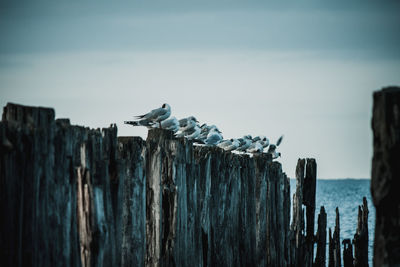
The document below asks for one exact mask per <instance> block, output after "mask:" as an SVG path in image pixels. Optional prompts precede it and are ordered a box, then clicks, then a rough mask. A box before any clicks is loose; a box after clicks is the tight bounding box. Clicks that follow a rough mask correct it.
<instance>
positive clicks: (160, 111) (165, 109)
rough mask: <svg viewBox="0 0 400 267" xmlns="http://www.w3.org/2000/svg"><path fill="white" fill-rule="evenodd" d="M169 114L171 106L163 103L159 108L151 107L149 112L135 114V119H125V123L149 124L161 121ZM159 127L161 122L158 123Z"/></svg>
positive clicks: (133, 124) (134, 124)
mask: <svg viewBox="0 0 400 267" xmlns="http://www.w3.org/2000/svg"><path fill="white" fill-rule="evenodd" d="M170 115H171V107H170V105H168V104H166V103H165V104H163V105H162V107H161V108H157V109H153V110H152V111H150V112H149V113H146V114H144V115H140V116H136V117H135V118H136V119H138V120H137V121H125V122H124V123H125V124H130V125H132V126H147V127H148V126H151V124H152V123H157V122H161V121H163V120H165V119H167V118H168V117H169V116H170ZM160 128H161V124H160Z"/></svg>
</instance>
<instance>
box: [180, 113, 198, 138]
mask: <svg viewBox="0 0 400 267" xmlns="http://www.w3.org/2000/svg"><path fill="white" fill-rule="evenodd" d="M179 125H180V128H179V132H178V133H177V134H176V137H184V136H188V135H191V134H192V133H193V132H195V131H196V130H197V128H196V126H197V127H198V125H197V120H196V118H195V117H193V116H190V117H188V118H185V119H181V120H179ZM198 128H199V129H200V127H198ZM200 131H201V130H200ZM199 134H200V132H199Z"/></svg>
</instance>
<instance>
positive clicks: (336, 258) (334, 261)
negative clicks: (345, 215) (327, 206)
mask: <svg viewBox="0 0 400 267" xmlns="http://www.w3.org/2000/svg"><path fill="white" fill-rule="evenodd" d="M331 233H332V232H331V229H330V228H329V267H340V266H341V256H340V250H341V246H340V224H339V208H338V207H336V221H335V230H334V231H333V236H332V234H331Z"/></svg>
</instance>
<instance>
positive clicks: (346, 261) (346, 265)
mask: <svg viewBox="0 0 400 267" xmlns="http://www.w3.org/2000/svg"><path fill="white" fill-rule="evenodd" d="M342 244H343V267H354V265H353V245H352V244H351V240H350V239H348V238H347V239H344V240H343V242H342Z"/></svg>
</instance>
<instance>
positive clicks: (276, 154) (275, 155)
mask: <svg viewBox="0 0 400 267" xmlns="http://www.w3.org/2000/svg"><path fill="white" fill-rule="evenodd" d="M282 140H283V135H282V136H281V137H279V138H278V140H277V141H276V145H274V144H270V145H269V148H268V152H267V153H268V154H271V155H272V159H276V158H278V157H280V156H281V153H280V152H276V148H277V147H278V146H279V145H280V144H281V143H282Z"/></svg>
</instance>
